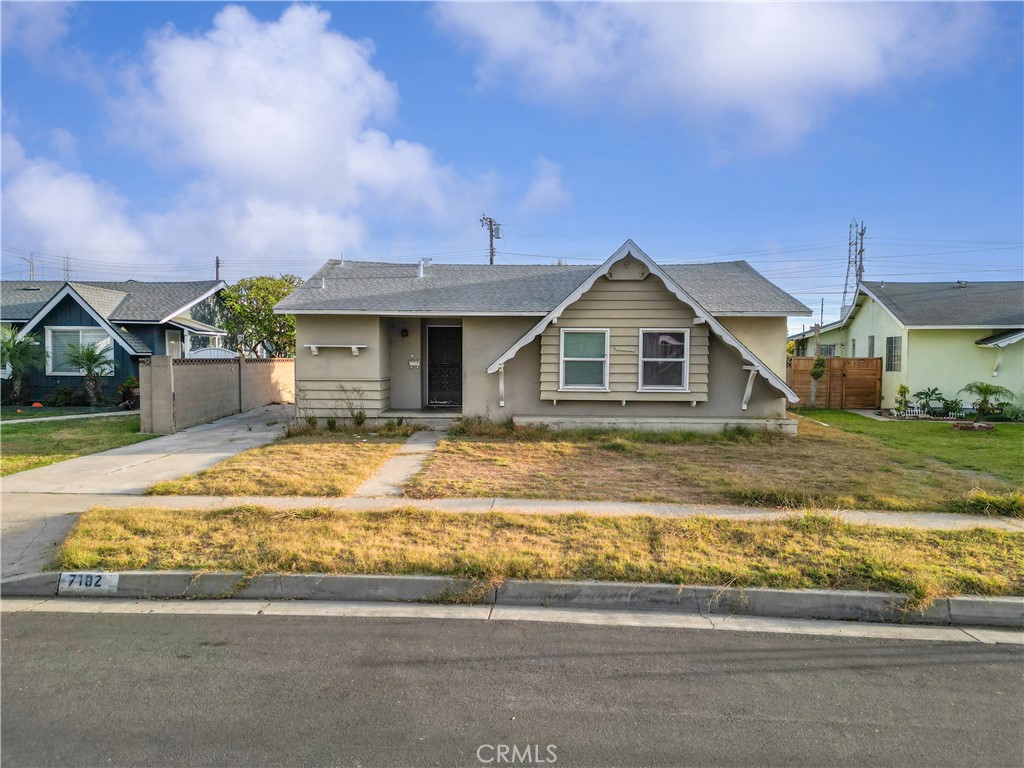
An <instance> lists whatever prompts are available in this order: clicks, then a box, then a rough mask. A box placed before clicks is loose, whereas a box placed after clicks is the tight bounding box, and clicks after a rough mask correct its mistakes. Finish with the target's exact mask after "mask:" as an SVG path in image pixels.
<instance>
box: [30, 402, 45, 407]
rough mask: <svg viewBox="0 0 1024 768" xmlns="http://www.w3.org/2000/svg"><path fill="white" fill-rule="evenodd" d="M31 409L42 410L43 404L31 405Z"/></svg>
mask: <svg viewBox="0 0 1024 768" xmlns="http://www.w3.org/2000/svg"><path fill="white" fill-rule="evenodd" d="M32 407H33V408H42V407H43V404H42V403H32Z"/></svg>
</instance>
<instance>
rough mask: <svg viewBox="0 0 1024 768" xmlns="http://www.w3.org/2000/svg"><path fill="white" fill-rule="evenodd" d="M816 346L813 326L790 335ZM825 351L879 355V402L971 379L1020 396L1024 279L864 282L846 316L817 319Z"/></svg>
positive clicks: (1023, 386)
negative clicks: (902, 389) (830, 320)
mask: <svg viewBox="0 0 1024 768" xmlns="http://www.w3.org/2000/svg"><path fill="white" fill-rule="evenodd" d="M791 338H792V339H793V340H794V341H795V342H796V354H797V355H798V356H812V355H813V354H814V331H813V330H811V331H806V332H804V333H799V334H796V335H795V336H792V337H791ZM818 344H819V350H820V354H821V355H822V356H823V357H833V356H838V357H880V358H882V407H883V408H892V407H893V406H894V405H895V404H896V392H897V390H898V389H899V387H900V385H901V384H906V385H907V387H908V388H909V389H910V392H911V394H913V393H914V392H920V391H922V390H924V389H928V388H930V387H935V388H937V389H939V390H940V391H941V392H942V394H943V395H944V396H945V397H946V398H952V397H955V396H956V394H957V392H959V391H960V389H961V388H962V387H963V386H964V385H965V384H968V383H970V382H973V381H988V382H991V383H993V384H999V385H1001V386H1004V387H1006V388H1007V389H1009V390H1010V391H1011V392H1014V393H1015V394H1016V396H1017V401H1018V402H1021V403H1024V282H1021V281H1019V280H1017V281H998V282H995V281H993V282H964V281H957V282H944V283H892V282H889V281H888V280H887V281H884V282H864V283H861V284H860V286H859V288H858V291H857V296H856V299H855V300H854V302H853V303H852V304H851V305H850V307H849V309H848V310H847V311H846V312H845V313H844V315H843V317H842V318H841V319H840V320H839V321H838V322H835V323H830V324H828V325H825V326H822V328H821V332H820V336H819V339H818Z"/></svg>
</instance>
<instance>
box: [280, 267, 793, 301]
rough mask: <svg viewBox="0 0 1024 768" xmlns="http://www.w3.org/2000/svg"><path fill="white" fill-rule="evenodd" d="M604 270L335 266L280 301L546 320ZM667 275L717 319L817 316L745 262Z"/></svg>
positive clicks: (677, 269) (673, 269) (672, 269)
mask: <svg viewBox="0 0 1024 768" xmlns="http://www.w3.org/2000/svg"><path fill="white" fill-rule="evenodd" d="M595 269H597V265H572V266H549V265H539V264H505V265H494V266H488V265H468V264H431V265H429V266H427V267H426V269H425V271H424V276H423V277H422V278H421V277H418V276H417V274H418V270H419V265H417V264H388V263H380V262H367V261H345V262H341V261H339V260H337V259H332V260H331V261H328V262H327V263H326V264H324V266H323V267H321V268H320V269H319V270H318V271H317V272H316V274H314V275H313V277H311V278H310V279H309V280H307V281H306V282H305V283H304V284H303V285H301V286H300V287H299V288H297V289H296V290H295V291H294V292H293V293H292V294H291V295H290V296H288V297H287V298H285V299H284V300H283V301H281V302H280V303H279V304H278V305H277V307H276V309H277V310H278V311H282V312H332V311H333V312H367V313H372V314H387V313H389V312H431V313H449V314H452V315H460V314H466V313H483V314H492V313H493V314H501V313H515V314H535V315H546V314H547V313H548V312H550V311H551V310H553V309H554V308H555V307H556V306H558V304H559V303H560V302H561V301H562V300H563V299H565V297H566V296H568V295H569V294H571V293H572V292H573V291H574V290H576V288H578V287H579V286H580V285H581V284H582V283H583V282H584V281H585V280H586V279H587V278H588V277H590V275H592V274H593V273H594V270H595ZM664 269H665V270H666V271H667V272H668V273H669V275H670V276H671V277H672V279H673V280H676V281H677V282H679V284H680V285H681V287H682V288H683V289H684V290H685V291H687V292H688V293H689V294H690V295H691V296H693V297H694V299H696V300H697V301H698V302H699V303H700V304H701V305H702V306H703V307H704V308H705V309H707V310H708V311H709V312H711V313H712V314H728V313H730V312H750V313H755V314H756V313H789V314H793V315H799V314H810V310H809V309H808V308H807V307H805V306H804V305H803V304H801V303H800V302H798V301H797V300H796V299H794V298H793V297H792V296H790V295H789V294H787V293H786V292H785V291H783V290H782V289H780V288H778V287H777V286H776V285H774V284H773V283H771V282H770V281H768V280H767V279H765V278H764V277H763V276H762V275H760V274H759V273H758V272H756V271H755V270H754V269H753V268H752V267H751V266H750V265H749V264H747V263H746V262H745V261H735V262H719V263H713V264H675V265H667V266H665V267H664Z"/></svg>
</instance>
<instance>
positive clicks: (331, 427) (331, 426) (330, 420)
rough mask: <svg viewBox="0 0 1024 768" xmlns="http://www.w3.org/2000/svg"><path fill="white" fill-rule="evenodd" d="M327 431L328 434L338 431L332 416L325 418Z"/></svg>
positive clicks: (336, 423) (336, 421) (336, 422)
mask: <svg viewBox="0 0 1024 768" xmlns="http://www.w3.org/2000/svg"><path fill="white" fill-rule="evenodd" d="M327 429H328V431H330V432H335V431H337V429H338V420H337V419H336V418H334V417H333V416H328V417H327Z"/></svg>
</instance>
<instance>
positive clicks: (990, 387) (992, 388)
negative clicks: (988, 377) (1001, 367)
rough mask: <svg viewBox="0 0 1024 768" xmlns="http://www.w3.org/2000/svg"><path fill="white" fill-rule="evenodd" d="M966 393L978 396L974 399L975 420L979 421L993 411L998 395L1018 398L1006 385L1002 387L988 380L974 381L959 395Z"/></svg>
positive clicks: (1004, 397)
mask: <svg viewBox="0 0 1024 768" xmlns="http://www.w3.org/2000/svg"><path fill="white" fill-rule="evenodd" d="M964 393H966V394H968V395H972V396H974V397H976V398H977V400H975V401H974V420H975V421H978V420H979V419H981V418H982V417H983V416H985V415H986V414H988V413H990V412H991V411H992V401H993V400H995V398H997V397H998V398H1001V399H1003V400H1015V399H1016V395H1014V394H1013V392H1011V391H1010V390H1008V389H1007V388H1006V387H1001V386H999V385H998V384H989V383H988V382H987V381H972V382H971V383H970V384H967V385H966V386H965V387H964V388H963V389H961V390H960V391H959V392H957V394H958V395H962V394H964Z"/></svg>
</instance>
